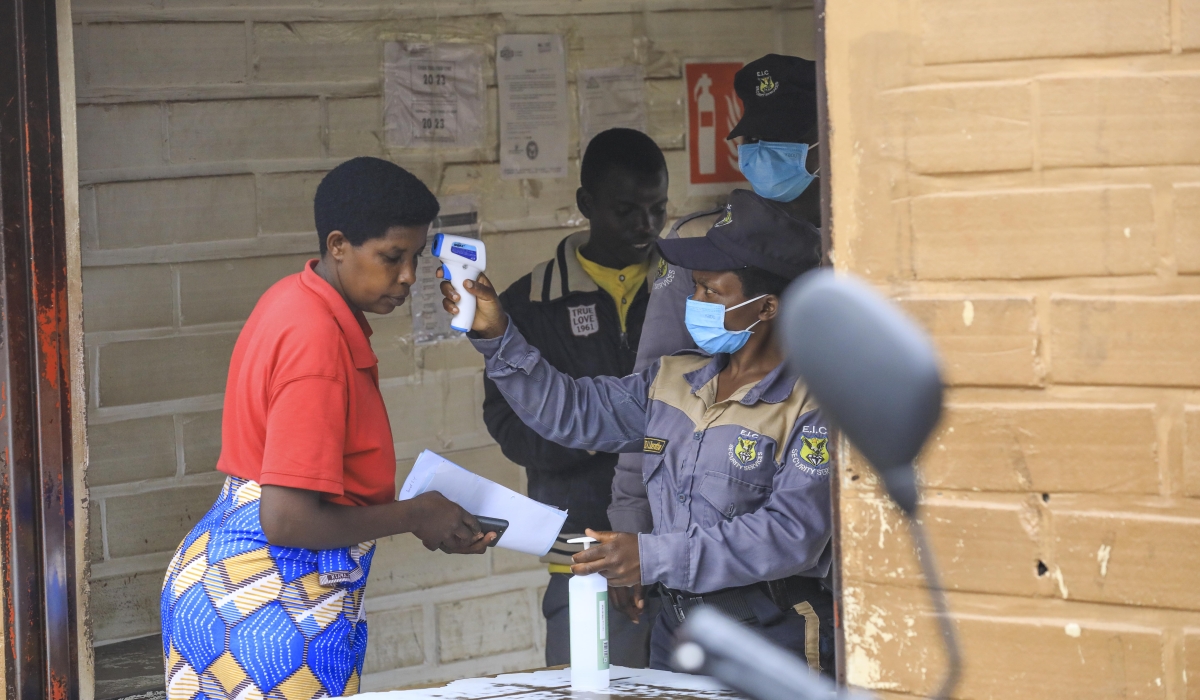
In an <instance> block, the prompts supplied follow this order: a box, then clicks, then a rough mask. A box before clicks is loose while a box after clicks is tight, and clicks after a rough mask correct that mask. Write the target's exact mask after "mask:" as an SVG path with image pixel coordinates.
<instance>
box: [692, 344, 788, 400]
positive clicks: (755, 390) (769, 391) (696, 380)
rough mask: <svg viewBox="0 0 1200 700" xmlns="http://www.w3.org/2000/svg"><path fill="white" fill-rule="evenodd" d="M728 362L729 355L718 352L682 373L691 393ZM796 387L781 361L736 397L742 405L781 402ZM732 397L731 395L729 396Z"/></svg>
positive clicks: (785, 365) (697, 389)
mask: <svg viewBox="0 0 1200 700" xmlns="http://www.w3.org/2000/svg"><path fill="white" fill-rule="evenodd" d="M728 364H729V355H727V354H726V353H720V354H718V355H714V356H713V358H712V361H711V362H709V363H708V364H706V365H704V366H703V367H701V368H700V369H697V370H693V371H691V372H688V373H687V374H685V375H683V378H684V380H686V381H687V383H688V386H690V387H691V388H692V393H693V394H695V393H697V392H699V391H700V390H701V389H702V388H704V386H705V385H706V384H708V383H709V382H711V381H713V380H714V379H716V378H717V375H718V374H720V373H721V370H723V369H725V367H726V365H728ZM795 388H796V377H795V376H793V375H791V374H789V373H788V371H787V363H786V362H781V363H780V364H779V366H778V367H776V368H775V369H773V370H771V371H770V372H768V373H767V376H765V377H763V378H762V379H760V380H758V383H757V384H755V385H754V386H752V387H750V389H749V390H748V391H746V393H745V394H743V395H742V396H741V398H739V399H738V403H741V404H742V405H743V406H752V405H754V404H756V403H758V402H759V401H765V402H766V403H781V402H783V401H786V400H787V399H788V397H789V396H791V395H792V390H793V389H795ZM738 393H739V392H734V394H733V396H735V397H736V396H737V395H738ZM731 398H732V397H731Z"/></svg>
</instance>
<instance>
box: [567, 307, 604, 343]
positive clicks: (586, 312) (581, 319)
mask: <svg viewBox="0 0 1200 700" xmlns="http://www.w3.org/2000/svg"><path fill="white" fill-rule="evenodd" d="M567 312H568V313H570V314H571V333H573V334H575V335H576V336H579V337H584V336H589V335H591V334H593V333H595V332H597V331H599V330H600V319H599V318H598V317H597V316H596V305H595V304H586V305H584V306H568V307H567Z"/></svg>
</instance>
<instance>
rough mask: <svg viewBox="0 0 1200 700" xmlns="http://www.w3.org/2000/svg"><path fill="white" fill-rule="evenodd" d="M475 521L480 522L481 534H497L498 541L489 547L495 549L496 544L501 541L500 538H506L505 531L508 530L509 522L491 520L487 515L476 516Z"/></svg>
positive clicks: (497, 519)
mask: <svg viewBox="0 0 1200 700" xmlns="http://www.w3.org/2000/svg"><path fill="white" fill-rule="evenodd" d="M475 519H476V520H478V521H479V529H480V531H481V532H483V534H485V535H486V534H487V533H489V532H494V533H496V539H494V540H492V543H491V544H489V545H488V546H489V547H495V546H496V543H497V542H499V541H500V538H501V537H504V531H505V530H507V529H508V521H507V520H503V519H501V518H489V517H487V516H486V515H476V516H475Z"/></svg>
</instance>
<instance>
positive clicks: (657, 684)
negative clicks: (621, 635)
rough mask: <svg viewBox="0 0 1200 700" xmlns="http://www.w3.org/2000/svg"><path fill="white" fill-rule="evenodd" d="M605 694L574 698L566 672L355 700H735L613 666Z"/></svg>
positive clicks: (707, 686)
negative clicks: (500, 699) (670, 699)
mask: <svg viewBox="0 0 1200 700" xmlns="http://www.w3.org/2000/svg"><path fill="white" fill-rule="evenodd" d="M609 678H610V681H609V688H608V690H607V691H604V692H600V693H587V692H573V691H572V690H571V670H570V669H554V670H547V671H532V672H527V673H507V674H504V675H501V676H495V677H492V678H464V679H462V680H457V681H453V682H451V683H448V684H446V685H442V686H438V687H435V688H418V689H414V690H391V691H387V692H382V693H363V694H361V695H357V696H355V698H356V699H357V700H498V699H499V698H503V700H563V699H564V698H580V699H585V698H586V699H594V700H624V699H625V698H629V699H631V700H632V699H635V698H636V699H639V700H641V699H649V698H654V699H655V700H663V699H664V698H681V699H684V700H690V699H692V698H694V699H695V700H734V699H736V698H740V697H741V696H739V695H738V694H736V693H734V692H733V691H731V690H729V689H727V688H724V687H722V686H720V685H719V684H718V683H717V682H716V681H714V680H713V679H711V678H706V677H704V676H691V675H688V674H685V673H672V672H671V671H654V670H650V669H636V668H623V667H621V666H613V667H612V668H611V669H610V673H609Z"/></svg>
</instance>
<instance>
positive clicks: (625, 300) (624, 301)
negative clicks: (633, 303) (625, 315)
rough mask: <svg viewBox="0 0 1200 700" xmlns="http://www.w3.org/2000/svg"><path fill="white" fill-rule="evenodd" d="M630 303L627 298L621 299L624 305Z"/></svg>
mask: <svg viewBox="0 0 1200 700" xmlns="http://www.w3.org/2000/svg"><path fill="white" fill-rule="evenodd" d="M628 301H629V300H628V299H626V298H625V297H621V303H622V304H625V303H627V302H628Z"/></svg>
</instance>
